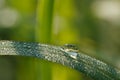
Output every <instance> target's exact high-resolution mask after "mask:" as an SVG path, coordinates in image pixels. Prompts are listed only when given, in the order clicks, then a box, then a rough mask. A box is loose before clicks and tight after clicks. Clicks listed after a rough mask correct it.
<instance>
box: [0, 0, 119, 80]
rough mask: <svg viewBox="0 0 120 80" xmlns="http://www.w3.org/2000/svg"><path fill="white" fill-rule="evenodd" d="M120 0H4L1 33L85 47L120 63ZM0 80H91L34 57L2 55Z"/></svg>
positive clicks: (4, 36)
mask: <svg viewBox="0 0 120 80" xmlns="http://www.w3.org/2000/svg"><path fill="white" fill-rule="evenodd" d="M119 37H120V0H0V39H1V40H13V41H27V42H40V43H44V44H52V45H58V46H61V45H63V44H66V43H70V44H71V43H72V44H77V45H79V47H80V50H81V51H83V52H85V53H86V54H88V55H91V56H94V57H97V58H98V59H101V60H103V61H105V62H107V63H109V64H111V65H113V66H115V67H118V68H120V38H119ZM0 80H90V78H88V77H86V76H85V75H83V74H82V73H79V72H77V71H75V70H73V69H70V68H68V67H64V66H62V65H59V64H55V63H51V62H48V61H44V60H39V59H35V58H30V57H18V56H16V57H12V56H1V57H0Z"/></svg>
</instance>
